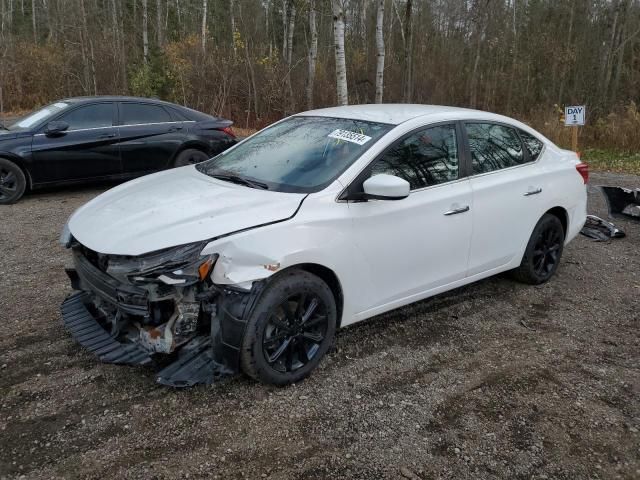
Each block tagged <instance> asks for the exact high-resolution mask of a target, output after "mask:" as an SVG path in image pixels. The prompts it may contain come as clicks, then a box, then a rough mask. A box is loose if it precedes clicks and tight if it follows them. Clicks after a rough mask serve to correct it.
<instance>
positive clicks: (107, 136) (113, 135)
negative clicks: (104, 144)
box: [98, 133, 116, 139]
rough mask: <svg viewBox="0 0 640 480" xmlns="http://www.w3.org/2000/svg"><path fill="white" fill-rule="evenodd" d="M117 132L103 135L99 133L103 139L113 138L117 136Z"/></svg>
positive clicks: (99, 136)
mask: <svg viewBox="0 0 640 480" xmlns="http://www.w3.org/2000/svg"><path fill="white" fill-rule="evenodd" d="M115 136H116V134H115V133H103V134H102V135H98V138H99V139H103V138H113V137H115Z"/></svg>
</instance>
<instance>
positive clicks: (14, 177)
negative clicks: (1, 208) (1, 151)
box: [0, 158, 27, 205]
mask: <svg viewBox="0 0 640 480" xmlns="http://www.w3.org/2000/svg"><path fill="white" fill-rule="evenodd" d="M26 188H27V179H26V178H25V176H24V173H23V171H22V170H21V169H20V167H18V166H17V165H16V164H15V163H13V162H11V161H9V160H7V159H4V158H0V205H8V204H10V203H14V202H17V201H18V200H19V199H20V198H21V197H22V195H23V194H24V191H25V189H26Z"/></svg>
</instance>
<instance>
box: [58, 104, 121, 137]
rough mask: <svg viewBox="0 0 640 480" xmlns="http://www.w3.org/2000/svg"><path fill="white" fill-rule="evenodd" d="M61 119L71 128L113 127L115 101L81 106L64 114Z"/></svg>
mask: <svg viewBox="0 0 640 480" xmlns="http://www.w3.org/2000/svg"><path fill="white" fill-rule="evenodd" d="M60 120H61V121H63V122H67V123H68V124H69V130H78V129H82V128H99V127H111V126H112V125H113V103H96V104H95V105H87V106H85V107H79V108H76V109H75V110H72V111H71V112H69V113H67V114H66V115H63V116H62V118H61V119H60Z"/></svg>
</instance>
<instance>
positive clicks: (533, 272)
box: [513, 213, 565, 285]
mask: <svg viewBox="0 0 640 480" xmlns="http://www.w3.org/2000/svg"><path fill="white" fill-rule="evenodd" d="M564 238H565V237H564V228H563V227H562V223H561V222H560V219H558V217H556V216H555V215H551V214H548V213H546V214H544V215H543V216H542V218H541V219H540V220H539V221H538V223H537V224H536V226H535V228H534V229H533V233H532V234H531V238H530V239H529V243H528V244H527V248H526V250H525V252H524V257H522V263H520V266H519V267H518V268H516V269H515V270H513V277H514V278H515V279H516V280H518V281H520V282H522V283H527V284H529V285H540V284H541V283H545V282H547V281H548V280H549V279H550V278H551V277H553V275H554V274H555V273H556V270H557V269H558V265H559V264H560V258H561V257H562V251H563V248H564Z"/></svg>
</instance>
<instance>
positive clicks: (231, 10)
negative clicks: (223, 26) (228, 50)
mask: <svg viewBox="0 0 640 480" xmlns="http://www.w3.org/2000/svg"><path fill="white" fill-rule="evenodd" d="M234 4H235V0H229V15H230V16H231V47H232V48H233V56H234V58H235V57H236V55H238V51H237V49H236V17H235V12H234V10H235V9H234V8H233V7H234Z"/></svg>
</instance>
